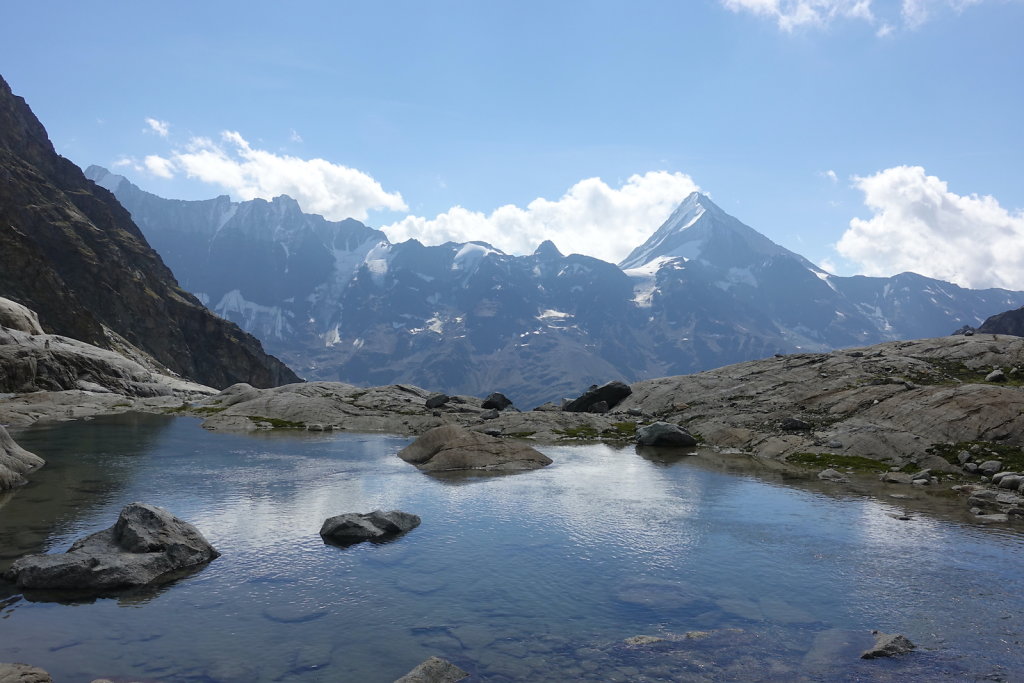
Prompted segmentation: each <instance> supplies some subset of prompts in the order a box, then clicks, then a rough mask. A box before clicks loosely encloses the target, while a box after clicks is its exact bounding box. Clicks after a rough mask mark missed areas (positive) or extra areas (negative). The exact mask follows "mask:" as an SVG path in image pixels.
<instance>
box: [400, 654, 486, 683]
mask: <svg viewBox="0 0 1024 683" xmlns="http://www.w3.org/2000/svg"><path fill="white" fill-rule="evenodd" d="M468 676H469V674H468V673H467V672H465V671H463V670H462V669H460V668H459V667H457V666H455V665H454V664H452V663H451V662H449V661H448V660H447V659H441V658H440V657H431V658H430V659H428V660H427V661H425V662H423V663H422V664H420V665H419V666H417V667H416V668H415V669H413V670H412V671H410V672H409V673H407V674H405V675H404V676H402V677H401V678H399V679H397V680H396V681H395V683H455V681H461V680H462V679H464V678H467V677H468Z"/></svg>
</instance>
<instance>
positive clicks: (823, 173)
mask: <svg viewBox="0 0 1024 683" xmlns="http://www.w3.org/2000/svg"><path fill="white" fill-rule="evenodd" d="M818 175H820V176H821V177H822V178H828V179H829V180H831V181H832V182H833V183H837V182H839V176H837V175H836V172H835V171H833V170H832V169H831V168H830V169H828V170H827V171H821V172H820V173H818Z"/></svg>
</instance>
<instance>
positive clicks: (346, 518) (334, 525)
mask: <svg viewBox="0 0 1024 683" xmlns="http://www.w3.org/2000/svg"><path fill="white" fill-rule="evenodd" d="M419 525H420V518H419V517H418V516H417V515H412V514H409V513H408V512H402V511H401V510H388V511H387V512H385V511H384V510H374V511H373V512H367V513H362V514H361V513H358V512H349V513H346V514H343V515H337V516H335V517H330V518H328V519H327V520H325V521H324V524H323V526H322V527H320V536H321V537H323V539H324V540H325V541H330V542H331V543H336V544H339V545H351V544H353V543H359V542H361V541H385V540H388V539H391V538H394V537H395V536H398V535H399V534H404V533H405V532H407V531H410V530H412V529H415V528H416V527H418V526H419Z"/></svg>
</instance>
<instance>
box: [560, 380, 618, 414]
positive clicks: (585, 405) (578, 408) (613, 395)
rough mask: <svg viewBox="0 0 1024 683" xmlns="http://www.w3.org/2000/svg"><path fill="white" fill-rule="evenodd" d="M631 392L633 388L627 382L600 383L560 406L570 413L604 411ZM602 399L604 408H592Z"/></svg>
mask: <svg viewBox="0 0 1024 683" xmlns="http://www.w3.org/2000/svg"><path fill="white" fill-rule="evenodd" d="M632 393H633V390H632V389H630V387H629V385H628V384H626V383H625V382H619V381H617V380H616V381H613V382H608V383H607V384H602V385H601V386H596V385H595V386H592V387H590V388H589V389H587V390H586V391H585V392H583V394H582V395H580V396H579V397H578V398H575V399H573V400H571V401H569V402H568V403H566V404H565V405H564V406H562V410H564V411H566V412H570V413H589V412H595V413H604V412H607V411H609V410H611V409H612V408H614V407H615V406H617V405H619V404H620V403H622V401H623V400H624V399H625V398H626V397H627V396H629V395H630V394H632ZM602 401H603V402H604V403H606V404H607V407H606V408H605V409H604V410H593V408H594V406H595V405H597V404H598V403H601V402H602Z"/></svg>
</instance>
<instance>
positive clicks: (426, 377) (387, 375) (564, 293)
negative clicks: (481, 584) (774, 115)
mask: <svg viewBox="0 0 1024 683" xmlns="http://www.w3.org/2000/svg"><path fill="white" fill-rule="evenodd" d="M88 172H89V175H90V176H91V177H93V178H95V179H96V180H97V182H99V183H101V184H103V185H105V186H107V187H110V188H111V189H112V190H113V191H114V192H115V193H116V194H117V196H118V198H119V199H121V201H122V202H124V203H125V206H126V207H128V209H129V210H130V211H131V212H132V214H133V216H134V217H135V219H136V220H137V222H138V224H139V227H140V228H141V229H142V230H143V231H144V232H145V233H146V235H147V236H148V237H149V238H150V240H151V241H152V242H153V243H154V244H168V247H167V249H168V251H167V253H166V254H165V256H166V258H167V260H168V263H169V265H170V266H171V267H172V269H174V271H175V272H176V273H178V274H179V277H181V278H182V280H183V281H186V282H189V283H192V284H190V285H189V286H191V287H192V289H193V291H195V292H197V293H199V294H200V295H201V296H204V297H206V298H207V299H208V300H209V302H210V305H211V306H212V307H213V308H214V310H216V311H217V312H218V313H219V314H221V315H223V316H225V317H228V318H230V319H232V320H235V321H236V322H238V323H239V324H240V325H242V326H243V327H245V328H246V329H248V330H250V331H253V332H254V333H256V334H258V335H260V336H261V337H262V339H263V340H264V343H266V344H267V346H268V348H269V349H271V350H272V351H273V352H275V353H277V354H279V355H281V357H283V358H285V359H286V360H287V361H288V362H289V363H290V364H292V365H293V367H295V368H297V369H298V370H299V371H300V372H301V373H302V374H303V375H304V376H306V377H309V378H314V379H322V380H342V381H346V382H354V383H359V384H364V385H381V384H389V383H394V382H401V383H408V384H416V385H419V386H423V387H428V388H431V389H434V390H439V391H445V392H448V393H458V394H475V395H485V394H487V393H490V392H491V391H501V392H503V393H505V394H506V395H508V396H510V397H511V398H513V399H514V400H515V401H516V403H517V404H519V405H521V406H524V407H527V406H530V405H535V404H538V403H542V402H544V401H551V400H553V401H557V400H558V399H560V398H561V397H564V396H575V395H578V394H579V393H580V392H581V391H582V390H583V389H585V388H586V387H587V386H589V385H590V384H595V383H598V384H601V383H604V382H606V381H608V380H611V379H620V380H625V381H635V380H638V379H644V378H650V377H659V376H664V375H678V374H686V373H692V372H697V371H701V370H707V369H710V368H716V367H720V366H722V365H727V364H729V363H736V362H741V361H746V360H752V359H757V358H764V357H768V356H771V355H773V354H776V353H791V352H796V351H824V350H829V349H834V348H840V347H846V346H859V345H865V344H872V343H878V342H883V341H889V340H896V339H907V338H919V337H933V336H937V335H942V334H946V333H948V332H949V331H950V330H952V329H955V328H956V327H960V326H961V325H964V324H971V325H976V324H978V323H979V322H980V321H981V320H982V319H984V318H985V317H986V316H987V315H989V313H990V312H991V311H994V310H1003V309H1005V308H1007V307H1008V306H1013V305H1018V306H1019V305H1022V304H1024V293H1021V292H1007V291H1004V290H985V291H972V290H965V289H961V288H959V287H956V286H955V285H951V284H949V283H945V282H940V281H937V280H931V279H929V278H924V277H921V276H918V275H913V274H909V273H906V274H902V275H898V276H895V277H893V278H863V277H853V278H843V277H836V276H834V275H830V274H828V273H826V272H825V271H824V270H822V269H820V268H818V267H817V266H815V265H814V264H813V263H811V262H810V261H808V260H807V259H805V258H803V257H802V256H800V255H799V254H796V253H794V252H791V251H789V250H788V249H785V248H784V247H782V246H780V245H777V244H775V243H774V242H772V241H771V240H769V239H768V238H767V237H765V236H763V235H761V234H760V233H758V232H757V231H755V230H754V229H752V228H750V227H749V226H746V225H744V224H743V223H742V222H740V221H739V220H737V219H736V218H734V217H732V216H729V215H728V214H726V213H725V212H724V211H723V210H722V209H721V208H719V207H718V206H716V205H715V204H714V203H713V202H711V200H710V199H708V198H707V197H706V196H705V195H702V194H699V193H694V194H692V195H691V196H689V197H687V198H686V199H685V200H684V201H683V202H682V203H681V204H680V206H679V208H678V209H677V210H676V211H675V212H674V213H673V214H672V216H671V217H670V218H669V219H668V220H667V221H666V222H665V223H664V225H662V226H661V227H660V228H659V229H658V230H657V231H656V232H655V233H654V234H653V235H652V236H651V238H650V239H648V240H647V241H646V242H645V243H644V244H643V245H640V246H639V247H637V248H636V249H634V250H633V252H632V253H631V254H630V255H629V256H628V257H627V258H626V259H625V260H624V261H623V262H622V264H621V266H615V265H613V264H611V263H606V262H604V261H600V260H598V259H594V258H591V257H587V256H581V255H579V254H571V255H568V256H567V255H563V254H561V253H559V251H558V250H557V249H556V248H555V246H554V245H553V244H551V243H550V242H545V243H543V244H541V245H540V246H539V247H538V248H537V250H536V251H535V252H534V253H533V254H529V255H523V256H514V255H510V254H504V253H502V252H501V251H500V250H498V249H495V248H493V247H492V246H490V245H488V244H485V243H482V242H467V243H462V244H457V243H448V244H443V245H438V246H424V245H422V244H420V243H419V242H416V241H415V240H410V241H407V242H403V243H400V244H391V243H390V242H389V241H388V240H387V238H386V237H385V236H384V235H383V234H382V233H380V232H379V231H376V230H372V229H371V228H368V227H366V226H364V225H362V224H361V223H358V222H356V221H342V222H340V223H330V222H327V221H324V220H323V219H322V218H320V217H318V216H307V215H305V214H302V213H301V211H299V210H298V208H297V206H296V205H295V203H294V202H293V201H292V200H290V199H288V198H286V197H278V198H276V199H274V200H273V201H271V202H266V201H263V200H254V201H251V202H241V203H237V204H234V203H232V202H230V200H229V199H228V198H226V197H222V198H218V199H216V200H209V202H179V201H174V200H167V199H161V198H159V197H157V196H155V195H152V194H149V193H146V192H143V191H142V190H140V189H138V188H137V187H135V186H134V185H132V184H131V183H130V182H128V181H127V180H126V179H124V178H122V177H121V176H117V175H113V174H110V173H109V172H107V171H105V170H103V169H101V168H99V167H91V168H90V169H89V171H88ZM225 216H227V218H225ZM186 217H187V218H186ZM186 234H187V237H181V235H186ZM299 244H301V245H302V248H301V249H300V248H299V247H298V246H296V245H299ZM212 252H217V253H220V254H223V256H221V257H219V258H220V262H221V263H230V262H231V261H230V259H231V258H232V255H235V256H234V258H238V257H237V255H240V254H246V255H250V258H254V259H257V260H258V261H259V262H260V263H262V264H264V265H263V266H261V268H260V269H258V270H255V269H250V270H249V272H246V271H245V269H240V268H234V267H232V266H224V267H221V268H220V270H221V271H222V272H215V271H217V270H218V269H217V267H216V266H215V263H217V262H215V261H211V260H210V258H209V254H210V253H212ZM256 255H262V256H256ZM274 259H276V260H274ZM295 271H299V272H301V273H303V275H304V277H303V278H300V279H296V280H293V281H291V282H292V283H293V284H292V285H289V287H280V286H278V285H274V286H268V283H267V282H266V280H275V279H281V280H287V278H288V277H289V276H290V273H293V272H295ZM275 286H276V287H278V288H277V289H274V287H275Z"/></svg>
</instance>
